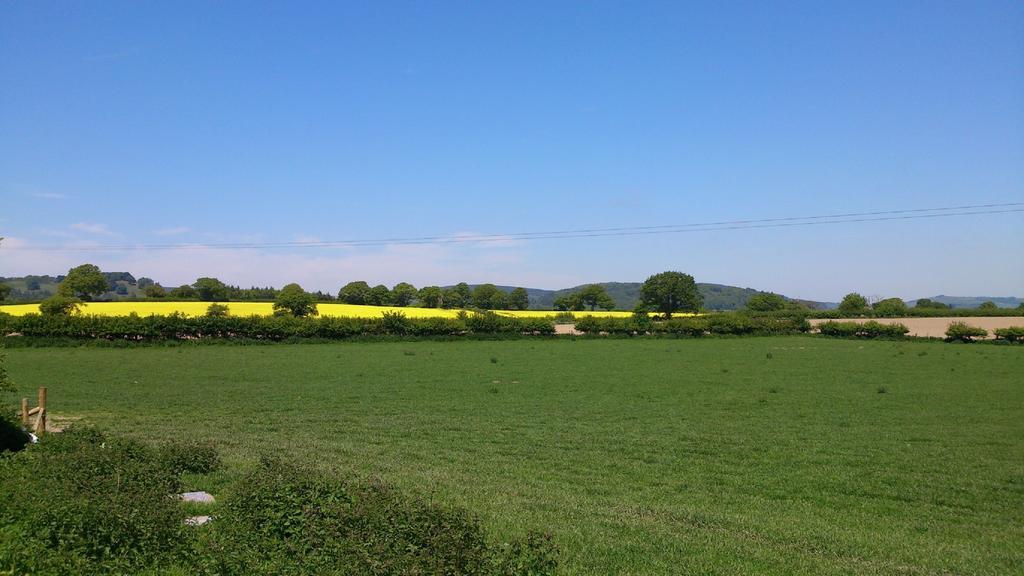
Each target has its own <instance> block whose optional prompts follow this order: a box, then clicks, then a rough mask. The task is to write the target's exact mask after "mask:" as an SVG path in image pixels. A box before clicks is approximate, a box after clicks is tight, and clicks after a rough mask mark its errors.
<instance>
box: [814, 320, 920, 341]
mask: <svg viewBox="0 0 1024 576" xmlns="http://www.w3.org/2000/svg"><path fill="white" fill-rule="evenodd" d="M818 332H819V333H820V334H821V335H823V336H834V337H839V338H902V337H904V336H906V335H907V333H908V332H910V330H909V329H908V328H907V327H906V326H904V325H903V324H882V323H881V322H875V321H873V320H869V321H867V322H836V321H834V320H830V321H828V322H822V323H821V324H819V325H818Z"/></svg>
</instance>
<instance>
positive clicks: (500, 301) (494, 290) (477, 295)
mask: <svg viewBox="0 0 1024 576" xmlns="http://www.w3.org/2000/svg"><path fill="white" fill-rule="evenodd" d="M473 306H475V307H477V308H480V309H483V310H501V309H502V308H504V307H505V293H504V292H502V291H501V290H499V289H498V287H497V286H495V285H494V284H481V285H479V286H477V287H476V288H474V289H473Z"/></svg>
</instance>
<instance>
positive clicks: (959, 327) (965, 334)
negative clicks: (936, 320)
mask: <svg viewBox="0 0 1024 576" xmlns="http://www.w3.org/2000/svg"><path fill="white" fill-rule="evenodd" d="M985 336H988V330H985V329H984V328H978V327H977V326H969V325H968V324H967V323H965V322H953V323H952V324H950V325H949V327H948V328H946V339H947V340H949V341H950V342H973V341H974V339H975V338H984V337H985Z"/></svg>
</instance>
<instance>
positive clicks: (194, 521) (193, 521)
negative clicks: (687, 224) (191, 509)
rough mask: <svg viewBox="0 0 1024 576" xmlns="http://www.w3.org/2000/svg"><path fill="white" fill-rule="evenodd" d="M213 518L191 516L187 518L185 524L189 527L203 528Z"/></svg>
mask: <svg viewBox="0 0 1024 576" xmlns="http://www.w3.org/2000/svg"><path fill="white" fill-rule="evenodd" d="M210 520H211V518H210V517H209V516H189V517H188V518H185V524H187V525H189V526H202V525H203V524H206V523H207V522H209V521H210Z"/></svg>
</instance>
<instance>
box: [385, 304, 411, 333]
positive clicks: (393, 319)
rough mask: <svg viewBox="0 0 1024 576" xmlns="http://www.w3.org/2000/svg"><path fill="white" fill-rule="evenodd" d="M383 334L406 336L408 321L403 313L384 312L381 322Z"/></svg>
mask: <svg viewBox="0 0 1024 576" xmlns="http://www.w3.org/2000/svg"><path fill="white" fill-rule="evenodd" d="M382 325H383V328H384V332H385V333H387V334H406V333H408V332H409V319H408V318H406V316H405V312H391V311H388V310H385V311H384V315H383V322H382Z"/></svg>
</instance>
